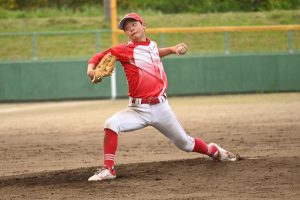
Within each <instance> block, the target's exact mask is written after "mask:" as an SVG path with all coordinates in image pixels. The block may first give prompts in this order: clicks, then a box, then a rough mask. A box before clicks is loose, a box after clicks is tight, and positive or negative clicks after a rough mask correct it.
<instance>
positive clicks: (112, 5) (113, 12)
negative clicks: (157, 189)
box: [110, 0, 118, 99]
mask: <svg viewBox="0 0 300 200" xmlns="http://www.w3.org/2000/svg"><path fill="white" fill-rule="evenodd" d="M110 9H111V29H112V35H111V37H112V43H113V46H115V45H117V44H118V33H117V0H111V1H110ZM110 80H111V98H112V99H116V97H117V82H116V68H115V70H114V72H113V73H112V76H111V79H110Z"/></svg>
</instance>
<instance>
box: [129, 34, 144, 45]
mask: <svg viewBox="0 0 300 200" xmlns="http://www.w3.org/2000/svg"><path fill="white" fill-rule="evenodd" d="M132 42H134V43H136V42H147V37H146V35H144V36H142V37H140V38H136V39H134V40H132Z"/></svg>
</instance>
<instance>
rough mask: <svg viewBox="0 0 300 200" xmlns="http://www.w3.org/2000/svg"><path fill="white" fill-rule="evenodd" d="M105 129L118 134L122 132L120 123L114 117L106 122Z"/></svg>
mask: <svg viewBox="0 0 300 200" xmlns="http://www.w3.org/2000/svg"><path fill="white" fill-rule="evenodd" d="M104 128H108V129H111V130H113V131H114V132H116V133H119V132H120V130H119V129H120V128H119V125H118V121H117V120H115V118H114V117H110V118H108V119H107V120H106V121H105V124H104Z"/></svg>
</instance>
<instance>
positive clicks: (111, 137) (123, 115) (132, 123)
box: [89, 108, 148, 181]
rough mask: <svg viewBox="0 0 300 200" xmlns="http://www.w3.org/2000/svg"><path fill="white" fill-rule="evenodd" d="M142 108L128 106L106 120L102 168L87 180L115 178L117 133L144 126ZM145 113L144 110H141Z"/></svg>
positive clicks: (145, 122)
mask: <svg viewBox="0 0 300 200" xmlns="http://www.w3.org/2000/svg"><path fill="white" fill-rule="evenodd" d="M141 110H143V108H140V109H138V108H135V109H131V108H128V109H126V110H124V111H121V112H118V113H116V114H114V115H113V116H112V117H110V118H109V119H107V120H106V122H105V126H104V127H105V128H104V142H103V169H100V170H98V171H97V172H96V173H95V175H93V176H91V177H90V178H89V181H99V180H104V179H113V178H116V171H115V169H114V165H115V155H116V151H117V147H118V134H119V133H120V132H127V131H132V130H137V129H141V128H144V127H145V126H147V125H148V123H147V120H145V118H144V117H142V115H141V114H140V113H141V112H138V111H141ZM142 113H145V112H142Z"/></svg>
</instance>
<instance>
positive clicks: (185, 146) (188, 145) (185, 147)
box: [175, 140, 194, 152]
mask: <svg viewBox="0 0 300 200" xmlns="http://www.w3.org/2000/svg"><path fill="white" fill-rule="evenodd" d="M175 145H176V146H177V147H178V148H179V149H181V150H182V151H185V152H191V151H192V150H193V147H194V146H193V144H192V142H191V141H189V140H179V141H176V142H175Z"/></svg>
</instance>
